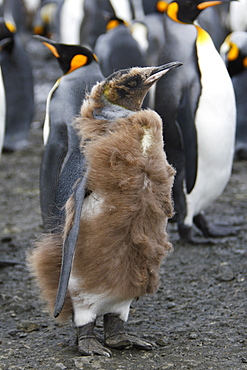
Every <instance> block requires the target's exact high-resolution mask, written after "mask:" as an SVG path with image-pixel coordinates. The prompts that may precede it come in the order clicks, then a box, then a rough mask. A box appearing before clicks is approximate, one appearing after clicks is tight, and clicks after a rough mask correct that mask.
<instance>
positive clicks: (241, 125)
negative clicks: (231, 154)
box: [221, 31, 247, 160]
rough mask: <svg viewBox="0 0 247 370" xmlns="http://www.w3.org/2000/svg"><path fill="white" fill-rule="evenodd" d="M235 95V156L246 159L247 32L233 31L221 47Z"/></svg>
mask: <svg viewBox="0 0 247 370" xmlns="http://www.w3.org/2000/svg"><path fill="white" fill-rule="evenodd" d="M221 52H222V54H223V55H222V56H223V58H224V60H225V63H226V66H227V69H228V72H229V74H230V76H231V78H232V83H233V87H234V91H235V96H236V105H237V128H236V141H235V158H236V159H245V160H246V159H247V32H245V31H235V32H232V33H231V34H230V35H228V36H227V38H226V40H225V42H224V43H223V45H222V47H221Z"/></svg>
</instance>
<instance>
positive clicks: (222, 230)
mask: <svg viewBox="0 0 247 370" xmlns="http://www.w3.org/2000/svg"><path fill="white" fill-rule="evenodd" d="M193 221H194V223H195V225H196V226H197V227H198V229H200V230H201V231H202V232H203V235H204V236H205V237H213V238H217V237H218V238H220V237H224V236H230V235H235V234H236V232H237V230H238V228H236V227H235V228H234V227H232V226H224V225H212V224H210V223H209V222H208V221H207V219H206V217H205V215H204V214H203V213H202V212H201V213H199V214H198V215H196V216H194V218H193Z"/></svg>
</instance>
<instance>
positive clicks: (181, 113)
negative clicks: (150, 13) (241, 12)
mask: <svg viewBox="0 0 247 370" xmlns="http://www.w3.org/2000/svg"><path fill="white" fill-rule="evenodd" d="M226 1H227V0H226ZM222 2H223V1H202V0H193V1H187V0H186V1H185V0H177V1H172V2H171V3H170V4H169V5H168V8H167V14H165V18H164V28H165V35H166V44H165V47H164V49H163V52H162V53H161V55H160V59H159V63H166V62H167V61H169V60H181V62H182V63H183V68H182V69H181V70H180V71H179V69H178V70H176V71H175V72H174V74H173V76H171V75H168V76H167V79H166V81H165V82H164V81H162V80H160V81H159V82H158V83H157V89H156V97H155V110H156V111H157V112H158V113H159V114H160V115H161V117H162V119H163V122H164V142H165V150H166V153H167V157H168V160H169V161H170V163H171V164H172V165H173V166H174V167H175V168H176V170H177V175H176V179H175V184H174V189H173V192H174V202H175V211H176V220H177V223H178V230H179V234H180V237H181V238H182V239H183V240H185V241H187V242H196V243H197V242H199V240H195V239H194V238H193V236H192V226H193V222H194V223H195V225H196V226H197V227H199V228H200V229H201V230H202V232H203V234H204V236H205V237H216V236H223V235H226V234H229V233H231V232H233V230H232V228H230V227H229V228H227V227H225V226H216V225H210V224H209V223H208V222H207V221H206V219H205V217H204V215H203V210H204V209H205V208H206V207H207V206H209V205H210V204H212V202H213V201H215V200H216V199H217V197H218V196H219V195H220V194H221V193H222V191H223V190H224V188H225V186H226V184H227V182H228V180H229V177H230V174H231V168H232V160H233V154H234V137H235V126H236V106H235V97H234V91H233V87H232V82H231V79H230V77H229V74H228V72H227V70H226V67H225V65H224V62H223V60H222V58H221V57H220V55H219V54H218V52H217V51H216V49H215V47H214V44H213V42H212V40H211V38H210V36H209V35H208V33H207V32H206V31H204V30H203V29H202V28H200V27H199V26H197V25H195V24H194V23H193V22H194V20H195V19H196V17H197V16H198V14H199V13H200V12H201V11H202V10H203V9H205V8H207V7H208V6H213V5H217V4H220V3H222ZM174 58H175V59H174ZM201 241H202V240H201Z"/></svg>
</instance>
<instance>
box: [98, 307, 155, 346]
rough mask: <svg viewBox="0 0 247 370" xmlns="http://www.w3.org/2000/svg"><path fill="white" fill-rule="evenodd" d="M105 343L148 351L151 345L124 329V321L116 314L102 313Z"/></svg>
mask: <svg viewBox="0 0 247 370" xmlns="http://www.w3.org/2000/svg"><path fill="white" fill-rule="evenodd" d="M104 329H105V344H106V345H107V346H108V347H111V348H115V349H130V348H136V349H139V350H146V351H150V350H152V349H153V345H152V344H151V343H150V342H147V341H145V340H143V339H140V338H138V337H136V336H135V335H132V334H127V333H126V332H125V330H124V321H123V320H121V319H120V317H119V315H117V314H107V315H104Z"/></svg>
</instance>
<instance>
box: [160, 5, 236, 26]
mask: <svg viewBox="0 0 247 370" xmlns="http://www.w3.org/2000/svg"><path fill="white" fill-rule="evenodd" d="M230 1H231V0H209V1H207V0H175V1H172V2H171V3H170V4H169V5H168V8H167V14H168V15H169V17H170V18H172V19H173V20H175V21H177V22H182V23H193V22H194V20H195V19H196V18H197V16H198V15H199V14H200V12H201V11H202V10H204V9H206V8H208V7H210V6H215V5H219V4H222V3H226V2H228V3H229V2H230Z"/></svg>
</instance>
